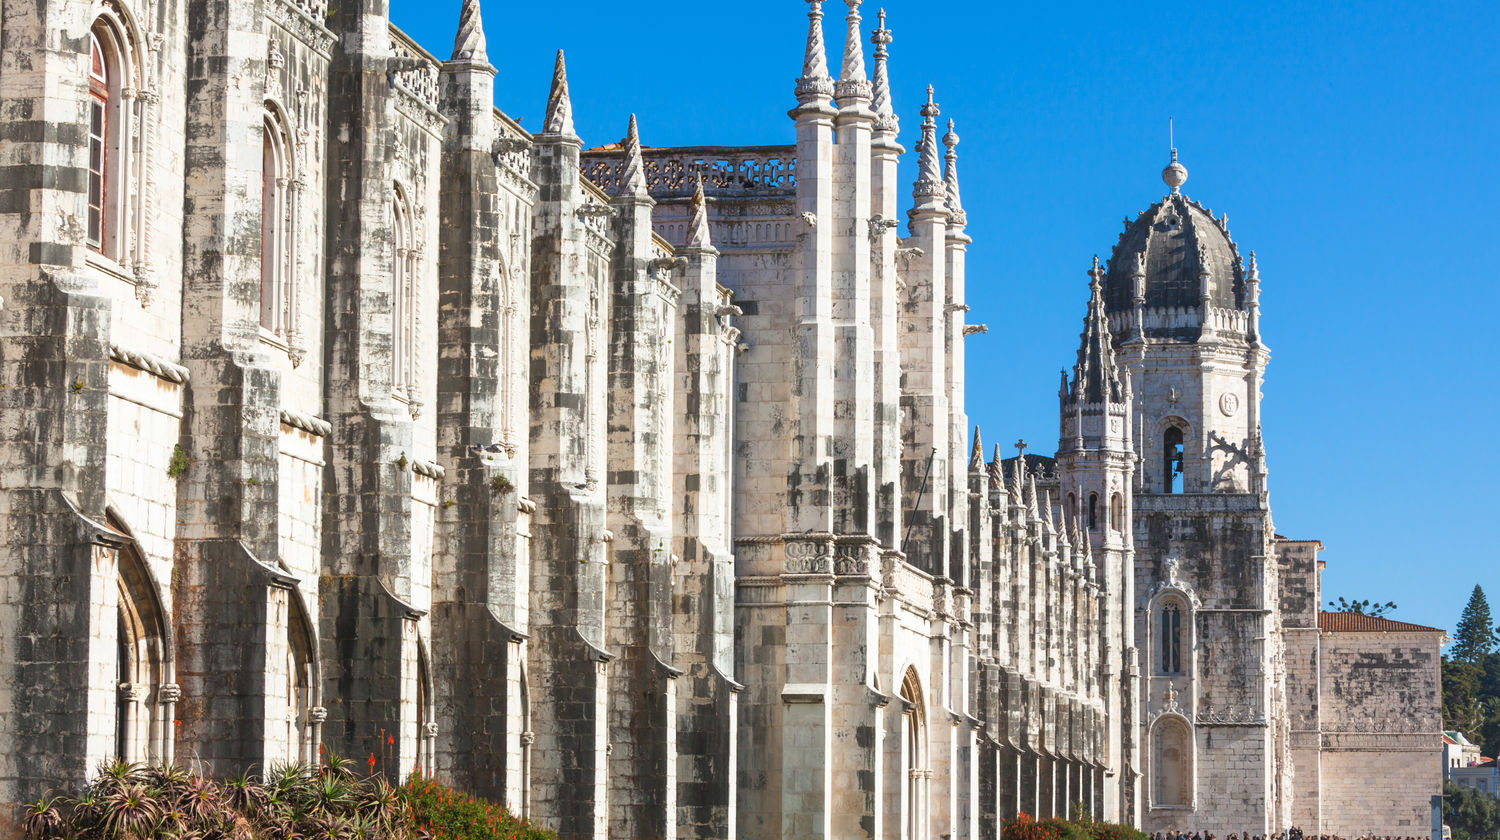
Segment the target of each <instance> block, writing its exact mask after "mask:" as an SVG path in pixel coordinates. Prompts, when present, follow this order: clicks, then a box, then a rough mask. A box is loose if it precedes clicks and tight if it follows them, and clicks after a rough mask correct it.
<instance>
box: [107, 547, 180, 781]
mask: <svg viewBox="0 0 1500 840" xmlns="http://www.w3.org/2000/svg"><path fill="white" fill-rule="evenodd" d="M111 524H115V523H111ZM117 556H118V573H117V577H116V584H117V586H118V588H119V606H118V609H117V622H116V624H117V628H116V636H115V650H116V668H117V671H118V691H119V697H118V706H117V708H116V713H115V755H116V756H117V757H118V758H120V759H121V760H123V761H132V762H161V761H166V760H169V759H170V757H171V740H172V737H173V734H174V733H173V732H172V731H171V727H170V726H169V725H168V724H169V720H168V718H167V714H166V713H165V711H164V709H165V708H166V704H167V703H168V702H169V698H167V697H166V696H165V695H164V693H163V691H162V688H163V686H164V685H165V684H166V681H167V672H168V666H167V658H168V654H169V650H168V641H167V629H166V618H165V616H164V615H163V614H162V607H161V601H160V599H159V597H158V596H157V593H156V590H155V584H154V583H153V582H152V579H151V573H150V571H149V569H148V567H147V565H146V560H145V558H144V557H142V556H141V554H140V552H139V551H138V550H137V549H136V547H135V546H134V545H133V544H131V545H127V546H125V547H124V548H122V549H120V551H119V553H118V555H117Z"/></svg>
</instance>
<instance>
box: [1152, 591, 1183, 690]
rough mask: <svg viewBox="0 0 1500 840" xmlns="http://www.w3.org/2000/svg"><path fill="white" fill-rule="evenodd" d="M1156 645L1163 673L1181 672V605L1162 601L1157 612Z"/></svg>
mask: <svg viewBox="0 0 1500 840" xmlns="http://www.w3.org/2000/svg"><path fill="white" fill-rule="evenodd" d="M1159 616H1160V617H1159V619H1158V622H1159V627H1158V641H1157V647H1158V648H1159V649H1160V651H1161V661H1160V664H1159V670H1160V672H1161V673H1163V674H1181V673H1182V605H1181V604H1179V603H1178V602H1176V601H1167V602H1164V603H1163V605H1162V608H1161V612H1160V614H1159Z"/></svg>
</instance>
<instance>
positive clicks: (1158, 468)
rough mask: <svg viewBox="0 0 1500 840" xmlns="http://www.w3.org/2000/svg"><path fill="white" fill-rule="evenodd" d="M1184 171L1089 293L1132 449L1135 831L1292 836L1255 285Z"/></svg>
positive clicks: (1178, 169)
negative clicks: (1097, 302)
mask: <svg viewBox="0 0 1500 840" xmlns="http://www.w3.org/2000/svg"><path fill="white" fill-rule="evenodd" d="M1187 176H1188V173H1187V168H1186V167H1184V166H1183V165H1182V164H1181V163H1179V162H1178V161H1177V150H1176V149H1173V150H1172V160H1171V162H1170V163H1169V164H1168V165H1167V167H1166V168H1165V169H1164V170H1162V180H1163V181H1165V182H1166V184H1167V187H1168V189H1169V192H1168V193H1167V195H1165V196H1164V197H1162V199H1161V200H1160V201H1158V202H1157V203H1155V204H1153V205H1152V206H1150V207H1148V208H1147V209H1146V210H1145V211H1144V212H1143V213H1141V214H1140V215H1138V216H1137V217H1136V218H1135V219H1134V220H1133V221H1130V220H1127V222H1126V224H1125V231H1124V233H1122V234H1121V235H1120V240H1119V242H1118V243H1117V244H1116V246H1115V250H1114V255H1113V257H1112V259H1111V260H1110V263H1109V269H1108V271H1107V273H1106V275H1105V278H1104V281H1103V283H1102V294H1101V297H1102V299H1103V304H1104V307H1103V308H1104V319H1105V320H1106V321H1107V323H1108V326H1109V332H1110V334H1111V337H1112V339H1113V344H1114V351H1115V359H1116V361H1117V363H1118V364H1119V365H1120V366H1121V367H1122V368H1124V370H1125V371H1126V377H1125V378H1126V381H1127V382H1128V383H1129V385H1130V386H1131V388H1132V389H1133V391H1134V395H1133V397H1132V398H1131V399H1132V405H1131V406H1130V413H1131V415H1132V417H1131V422H1130V424H1129V427H1130V428H1131V429H1132V432H1133V434H1134V436H1135V439H1134V441H1133V444H1134V446H1133V448H1134V451H1135V452H1136V453H1137V454H1138V456H1139V460H1138V462H1137V463H1138V466H1137V469H1136V470H1135V473H1134V493H1132V494H1131V504H1130V507H1131V512H1130V516H1131V530H1132V533H1131V535H1130V537H1131V540H1132V543H1133V551H1134V562H1133V566H1134V577H1135V580H1134V594H1133V600H1134V617H1135V633H1134V638H1135V643H1136V645H1137V648H1138V651H1137V656H1136V657H1135V658H1134V659H1135V662H1136V667H1138V668H1139V675H1140V676H1139V679H1138V680H1137V682H1136V683H1135V684H1136V685H1138V686H1139V697H1138V698H1134V699H1133V700H1132V703H1133V705H1134V706H1135V712H1134V714H1136V715H1137V716H1138V717H1137V718H1136V722H1135V725H1136V727H1137V731H1139V732H1140V749H1139V755H1138V763H1137V767H1138V769H1139V771H1140V776H1139V785H1140V788H1141V789H1140V807H1141V814H1142V819H1141V821H1140V823H1139V825H1140V827H1141V828H1142V829H1143V830H1144V831H1146V832H1148V833H1150V832H1155V831H1182V830H1194V831H1212V832H1215V833H1227V832H1229V831H1232V830H1244V828H1243V827H1244V826H1249V827H1250V829H1251V831H1252V832H1253V833H1257V834H1260V833H1264V834H1271V833H1274V832H1276V831H1279V830H1282V829H1284V828H1285V827H1286V826H1285V825H1282V824H1281V822H1282V820H1281V819H1280V817H1279V815H1281V814H1285V813H1287V811H1286V806H1287V804H1288V800H1289V797H1290V793H1289V791H1288V790H1287V788H1288V786H1287V785H1284V784H1282V783H1281V782H1282V781H1283V780H1284V779H1285V778H1286V773H1285V771H1286V764H1287V758H1286V749H1285V747H1286V741H1285V740H1284V739H1285V738H1286V737H1287V736H1286V734H1285V733H1286V732H1287V730H1288V726H1289V723H1288V717H1287V705H1286V696H1285V687H1284V678H1283V676H1282V674H1283V673H1284V671H1283V669H1282V667H1281V666H1280V663H1281V661H1282V659H1283V656H1284V653H1283V641H1282V633H1281V626H1280V622H1279V620H1278V619H1277V618H1276V614H1277V610H1278V604H1279V594H1278V588H1277V584H1278V575H1277V565H1276V557H1275V554H1274V551H1273V548H1272V545H1271V540H1272V536H1273V534H1274V529H1273V526H1272V524H1271V511H1270V505H1269V501H1268V497H1267V493H1266V468H1265V458H1264V452H1263V447H1262V445H1261V434H1260V389H1261V379H1262V377H1263V375H1264V372H1265V367H1266V363H1267V361H1268V360H1269V352H1268V351H1267V350H1266V347H1265V345H1264V344H1263V343H1262V342H1261V339H1260V323H1259V313H1260V300H1259V293H1260V278H1259V274H1258V271H1257V267H1256V265H1255V258H1254V256H1253V255H1252V256H1251V257H1250V259H1249V260H1248V261H1245V260H1242V259H1241V258H1240V253H1239V249H1238V248H1237V247H1236V246H1235V244H1234V241H1233V240H1232V239H1231V238H1230V235H1229V223H1228V218H1227V216H1217V217H1216V216H1214V214H1213V213H1212V212H1211V211H1210V210H1209V209H1208V208H1207V207H1204V206H1203V205H1202V204H1200V203H1198V202H1196V201H1192V200H1191V199H1189V198H1188V197H1187V196H1185V195H1183V193H1182V186H1183V184H1184V183H1186V182H1187ZM1064 425H1065V426H1066V418H1065V420H1064ZM1086 428H1087V427H1086V426H1085V429H1086ZM1065 431H1066V429H1065ZM1064 445H1065V446H1066V445H1067V444H1066V441H1064ZM1128 708H1129V706H1127V709H1128ZM1127 713H1129V712H1127ZM1236 826H1239V827H1240V828H1238V829H1237V828H1236Z"/></svg>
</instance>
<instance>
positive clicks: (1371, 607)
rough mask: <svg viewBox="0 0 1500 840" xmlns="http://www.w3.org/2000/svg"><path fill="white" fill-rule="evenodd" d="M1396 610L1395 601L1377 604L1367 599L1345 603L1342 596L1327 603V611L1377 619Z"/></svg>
mask: <svg viewBox="0 0 1500 840" xmlns="http://www.w3.org/2000/svg"><path fill="white" fill-rule="evenodd" d="M1395 608H1396V602H1395V601H1386V602H1385V603H1384V604H1377V603H1375V602H1374V601H1370V600H1368V599H1366V600H1363V601H1345V600H1344V599H1343V597H1342V596H1340V597H1339V599H1338V600H1337V601H1329V602H1328V609H1329V610H1330V611H1331V612H1347V613H1359V614H1361V615H1373V616H1375V617H1376V618H1379V617H1381V616H1383V615H1385V614H1386V613H1389V612H1390V611H1392V610H1394V609H1395Z"/></svg>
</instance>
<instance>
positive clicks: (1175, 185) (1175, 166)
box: [1161, 149, 1188, 193]
mask: <svg viewBox="0 0 1500 840" xmlns="http://www.w3.org/2000/svg"><path fill="white" fill-rule="evenodd" d="M1161 179H1162V180H1163V181H1165V182H1166V184H1167V186H1169V187H1171V188H1172V192H1174V193H1175V192H1177V190H1178V189H1180V188H1181V187H1182V185H1183V184H1186V183H1187V179H1188V171H1187V167H1186V166H1183V165H1182V164H1180V163H1178V162H1177V150H1176V149H1173V150H1172V162H1171V163H1169V164H1167V168H1166V169H1163V170H1162V171H1161Z"/></svg>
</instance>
